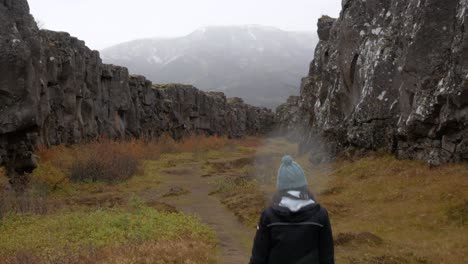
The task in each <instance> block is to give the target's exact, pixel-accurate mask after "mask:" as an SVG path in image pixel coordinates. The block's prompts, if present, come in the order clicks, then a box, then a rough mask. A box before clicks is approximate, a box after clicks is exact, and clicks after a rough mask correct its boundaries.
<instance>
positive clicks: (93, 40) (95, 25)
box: [29, 0, 341, 49]
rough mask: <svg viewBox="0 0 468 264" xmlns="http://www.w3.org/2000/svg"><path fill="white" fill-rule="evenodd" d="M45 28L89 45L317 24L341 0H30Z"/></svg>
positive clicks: (301, 28)
mask: <svg viewBox="0 0 468 264" xmlns="http://www.w3.org/2000/svg"><path fill="white" fill-rule="evenodd" d="M29 4H30V7H31V13H32V14H33V15H34V17H36V19H39V20H40V21H41V22H43V23H44V24H45V27H46V28H47V29H51V30H58V31H66V32H70V33H71V34H72V35H74V36H77V37H79V38H80V39H82V40H85V41H86V43H87V44H88V46H90V47H91V48H93V49H102V48H105V47H108V46H110V45H113V44H117V43H120V42H124V41H128V40H132V39H138V38H148V37H174V36H183V35H186V34H189V33H190V32H192V31H194V30H196V29H197V28H200V27H204V26H213V25H215V26H219V25H245V24H259V25H265V26H275V27H279V28H281V29H283V30H293V31H312V30H316V24H317V19H318V18H319V17H320V16H321V15H324V14H326V15H330V16H333V17H337V16H338V14H339V11H340V9H341V0H29Z"/></svg>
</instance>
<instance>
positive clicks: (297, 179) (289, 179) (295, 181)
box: [276, 155, 307, 191]
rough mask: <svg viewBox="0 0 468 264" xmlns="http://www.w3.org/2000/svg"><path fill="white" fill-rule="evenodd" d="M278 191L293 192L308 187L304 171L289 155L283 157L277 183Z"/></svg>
mask: <svg viewBox="0 0 468 264" xmlns="http://www.w3.org/2000/svg"><path fill="white" fill-rule="evenodd" d="M276 187H277V188H278V190H280V191H282V190H293V189H298V188H302V187H307V180H306V178H305V175H304V170H303V169H302V168H301V166H300V165H299V164H297V162H295V161H294V160H293V158H292V157H291V156H289V155H286V156H284V157H283V159H282V162H281V166H280V168H279V170H278V179H277V182H276Z"/></svg>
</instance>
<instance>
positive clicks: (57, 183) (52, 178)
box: [31, 161, 69, 193]
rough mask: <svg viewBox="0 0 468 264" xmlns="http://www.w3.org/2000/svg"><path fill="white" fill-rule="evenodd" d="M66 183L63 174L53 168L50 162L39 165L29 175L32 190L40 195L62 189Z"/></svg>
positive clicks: (65, 177) (66, 177)
mask: <svg viewBox="0 0 468 264" xmlns="http://www.w3.org/2000/svg"><path fill="white" fill-rule="evenodd" d="M68 182H69V179H68V176H67V175H66V174H65V172H64V171H62V170H61V169H59V168H57V167H56V166H54V165H53V164H52V163H51V162H50V161H47V162H45V163H40V164H39V166H38V167H37V168H36V169H35V170H34V171H33V173H32V174H31V184H32V187H33V189H35V190H36V191H39V192H41V193H50V192H52V191H56V190H58V189H63V188H65V186H66V185H67V184H68Z"/></svg>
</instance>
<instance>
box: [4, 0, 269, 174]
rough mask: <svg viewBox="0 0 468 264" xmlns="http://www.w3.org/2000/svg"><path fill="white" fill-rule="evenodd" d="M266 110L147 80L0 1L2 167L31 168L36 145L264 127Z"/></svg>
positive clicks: (22, 4)
mask: <svg viewBox="0 0 468 264" xmlns="http://www.w3.org/2000/svg"><path fill="white" fill-rule="evenodd" d="M273 121H274V115H273V113H272V112H271V111H269V110H267V109H263V108H257V107H253V106H249V105H246V104H245V103H244V102H243V101H242V100H240V99H227V98H226V97H225V96H224V95H223V94H222V93H204V92H201V91H199V90H197V89H196V88H194V87H192V86H184V85H176V84H174V85H152V83H151V82H150V81H148V80H146V79H145V78H144V77H142V76H130V75H129V73H128V70H127V69H126V68H123V67H118V66H113V65H105V64H103V63H102V62H101V59H100V57H99V53H98V52H97V51H92V50H90V49H89V48H87V47H86V46H85V43H84V42H83V41H80V40H78V39H77V38H74V37H71V36H70V35H69V34H68V33H63V32H52V31H43V30H39V29H38V28H37V25H36V23H35V22H34V19H33V17H32V16H31V15H30V14H29V7H28V3H27V1H26V0H0V166H1V165H6V166H7V167H9V169H10V172H14V171H16V173H18V174H22V173H24V172H27V171H31V170H32V169H33V168H34V167H35V163H36V161H35V157H34V155H33V150H34V148H35V146H36V145H37V144H45V145H56V144H62V143H65V144H73V143H79V142H84V141H89V140H92V139H95V138H96V137H98V136H107V137H111V138H122V139H123V138H130V137H135V138H147V139H152V138H157V137H158V136H159V135H161V134H162V133H170V134H171V135H172V136H173V137H174V138H181V137H183V136H184V135H187V134H191V133H204V134H208V135H227V136H230V137H241V136H245V135H252V134H258V133H265V132H266V131H268V130H269V129H270V128H271V126H272V124H273Z"/></svg>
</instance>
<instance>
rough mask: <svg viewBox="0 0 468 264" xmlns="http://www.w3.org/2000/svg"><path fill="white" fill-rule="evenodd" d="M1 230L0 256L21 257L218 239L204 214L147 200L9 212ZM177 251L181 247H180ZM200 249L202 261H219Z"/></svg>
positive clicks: (53, 258)
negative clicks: (157, 206)
mask: <svg viewBox="0 0 468 264" xmlns="http://www.w3.org/2000/svg"><path fill="white" fill-rule="evenodd" d="M0 236H1V237H2V239H1V240H0V257H3V258H10V259H19V258H21V255H24V254H27V255H29V256H30V257H34V258H35V259H38V260H40V261H46V262H54V263H55V262H57V261H59V260H60V261H63V258H70V254H71V255H72V256H76V257H77V260H78V259H79V258H78V256H86V257H87V258H90V259H92V258H93V252H96V251H98V252H100V254H103V253H105V252H106V251H108V250H112V249H116V248H121V247H122V246H124V245H130V246H131V248H132V247H133V248H134V252H133V253H140V252H139V251H141V249H138V248H137V246H139V245H145V246H144V248H145V247H152V246H153V247H154V245H157V244H158V243H159V244H161V243H162V242H165V243H168V244H171V243H176V244H178V245H181V244H185V243H186V241H192V243H193V241H199V243H201V244H202V245H203V246H204V247H205V248H209V249H210V250H213V248H214V247H215V242H216V241H215V238H214V234H213V233H212V231H211V230H210V229H209V228H208V227H207V226H205V225H203V224H201V223H200V222H199V220H198V219H195V218H193V217H188V216H185V215H182V214H180V213H162V212H157V211H155V210H153V209H151V208H149V207H146V206H140V207H138V208H133V210H132V211H128V210H123V209H103V210H97V211H91V212H80V211H77V212H67V213H59V214H54V215H49V216H34V215H33V216H26V217H25V216H23V217H18V216H17V215H9V216H7V217H5V218H4V219H3V220H2V221H1V226H0ZM142 250H145V249H142ZM173 251H174V252H176V250H175V248H174V249H173ZM199 254H202V255H203V256H197V258H200V260H201V259H203V260H204V262H198V263H213V261H214V258H213V254H211V252H210V251H209V250H208V251H205V252H200V253H199ZM120 257H124V255H120ZM125 257H126V258H140V257H141V256H139V255H137V254H133V255H131V256H129V255H125ZM158 257H159V256H157V255H154V254H151V255H149V256H148V255H146V256H145V258H146V260H152V261H154V262H155V261H157V260H158ZM107 261H109V260H107Z"/></svg>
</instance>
